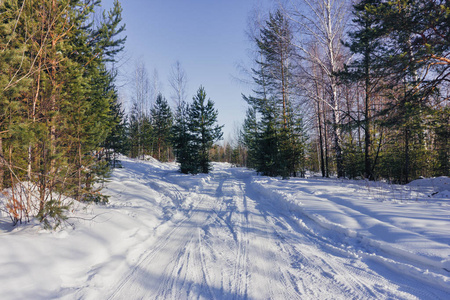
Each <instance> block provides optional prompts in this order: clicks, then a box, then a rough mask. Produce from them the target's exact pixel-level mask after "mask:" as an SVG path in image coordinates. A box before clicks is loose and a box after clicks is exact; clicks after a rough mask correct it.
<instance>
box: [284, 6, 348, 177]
mask: <svg viewBox="0 0 450 300" xmlns="http://www.w3.org/2000/svg"><path fill="white" fill-rule="evenodd" d="M281 7H282V8H283V10H284V12H285V13H286V15H287V16H288V17H289V18H290V19H291V20H292V22H293V23H294V24H296V27H297V36H296V40H295V41H294V44H295V46H296V47H297V48H298V49H299V50H300V53H301V55H302V58H303V59H304V60H305V61H308V62H309V63H311V64H312V65H315V66H318V67H319V68H320V69H321V70H322V71H323V73H324V75H325V79H326V80H325V81H324V82H323V83H322V84H323V85H324V86H323V88H324V90H326V98H323V97H321V96H320V95H314V96H312V97H311V98H313V99H314V98H315V99H317V100H318V101H322V102H323V104H325V105H326V106H327V107H328V108H329V109H330V111H331V120H330V121H331V125H332V133H333V143H334V151H335V159H336V167H337V175H338V177H343V176H344V168H343V157H342V132H341V126H340V125H341V121H342V119H341V118H342V116H341V108H340V90H339V85H338V79H337V76H336V74H337V73H338V72H339V71H340V70H341V69H342V67H343V64H344V63H345V54H344V49H343V46H342V44H341V40H342V39H343V38H344V33H345V30H346V26H347V22H348V19H349V18H348V17H349V15H348V3H347V1H345V0H287V1H286V2H285V3H284V4H281ZM312 45H313V46H312ZM312 49H315V51H313V50H312Z"/></svg>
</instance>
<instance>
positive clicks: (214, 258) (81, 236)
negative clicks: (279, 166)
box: [0, 159, 450, 299]
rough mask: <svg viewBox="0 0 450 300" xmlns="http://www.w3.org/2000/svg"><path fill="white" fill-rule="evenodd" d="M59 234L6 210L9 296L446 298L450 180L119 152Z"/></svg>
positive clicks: (1, 282)
mask: <svg viewBox="0 0 450 300" xmlns="http://www.w3.org/2000/svg"><path fill="white" fill-rule="evenodd" d="M122 164H123V168H121V169H116V170H114V172H113V174H112V177H111V179H110V182H109V183H107V185H106V189H105V192H106V193H107V194H108V195H110V202H109V204H107V205H104V206H95V205H91V206H86V207H85V206H82V205H79V206H77V207H75V208H74V210H73V211H72V212H71V218H70V219H69V222H70V223H71V224H72V225H66V226H65V227H63V228H62V229H60V230H57V231H48V230H44V229H42V227H40V226H39V225H38V224H36V222H32V223H31V224H27V225H23V224H22V225H20V226H16V227H12V226H11V224H10V223H9V221H8V219H7V217H6V216H5V215H3V216H2V217H1V218H0V299H54V298H58V299H450V206H449V204H450V199H449V192H448V191H449V190H450V180H449V178H447V177H440V178H435V179H423V180H418V181H414V182H412V183H411V184H409V185H407V186H396V185H388V184H385V183H379V182H378V183H373V182H366V181H347V180H337V179H323V178H319V177H316V178H315V177H310V178H308V179H295V178H293V179H289V180H281V179H276V178H267V177H262V176H257V175H256V174H255V173H254V172H252V171H248V170H245V169H242V168H232V167H231V166H230V165H226V164H215V165H214V171H212V173H211V174H208V175H205V174H202V175H195V176H192V175H183V174H180V173H178V171H177V168H178V167H177V165H175V164H163V163H159V162H157V161H154V160H153V161H148V162H142V161H135V160H130V159H123V161H122Z"/></svg>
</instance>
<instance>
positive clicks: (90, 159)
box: [0, 0, 125, 225]
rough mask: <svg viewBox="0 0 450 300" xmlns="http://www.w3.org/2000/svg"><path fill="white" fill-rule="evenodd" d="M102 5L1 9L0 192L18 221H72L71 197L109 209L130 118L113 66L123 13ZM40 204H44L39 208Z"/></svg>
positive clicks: (23, 1)
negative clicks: (111, 156)
mask: <svg viewBox="0 0 450 300" xmlns="http://www.w3.org/2000/svg"><path fill="white" fill-rule="evenodd" d="M99 5H100V1H98V0H70V1H69V0H58V1H56V0H4V1H1V3H0V66H1V67H0V190H3V189H4V188H9V190H10V192H9V193H6V194H5V199H6V205H5V207H2V209H4V210H6V212H7V213H8V214H9V215H10V216H11V219H12V220H13V222H14V223H16V222H19V221H22V220H26V219H28V218H29V217H30V216H34V215H37V216H38V218H39V219H40V220H41V221H43V222H45V223H46V224H50V222H54V221H56V223H52V225H58V223H59V222H60V221H61V220H63V219H64V210H65V209H67V208H68V206H67V204H68V203H66V202H65V201H63V200H64V197H66V196H70V197H71V198H73V199H76V200H79V201H104V200H105V198H104V197H103V196H102V195H101V194H100V193H99V192H98V190H96V189H95V188H94V183H95V182H96V180H98V179H99V178H101V174H102V173H103V172H105V171H106V170H107V169H106V168H105V164H106V160H105V159H106V153H105V152H104V151H102V150H101V149H105V148H106V149H110V148H111V147H114V143H115V138H114V134H115V133H116V131H117V130H116V129H117V128H116V127H117V126H120V124H121V117H122V115H123V112H122V110H121V107H120V105H119V103H118V101H117V98H118V97H117V95H118V94H117V89H116V86H115V84H114V79H115V76H116V72H115V70H114V69H113V68H112V67H108V66H112V65H113V63H114V62H115V60H116V57H117V54H118V53H119V52H120V51H121V50H122V49H123V45H124V42H125V38H123V37H121V33H122V32H123V30H124V25H123V24H121V11H122V9H121V6H120V4H119V2H118V1H115V2H114V6H113V8H112V9H111V10H110V11H108V12H104V13H103V14H101V15H98V14H96V10H98V9H99ZM36 199H37V201H35V200H36Z"/></svg>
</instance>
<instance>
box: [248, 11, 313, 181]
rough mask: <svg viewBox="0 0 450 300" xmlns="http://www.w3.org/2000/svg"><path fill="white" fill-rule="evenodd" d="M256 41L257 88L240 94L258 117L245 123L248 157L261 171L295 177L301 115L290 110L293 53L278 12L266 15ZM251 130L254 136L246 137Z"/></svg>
mask: <svg viewBox="0 0 450 300" xmlns="http://www.w3.org/2000/svg"><path fill="white" fill-rule="evenodd" d="M256 44H257V46H258V54H259V58H258V59H257V60H256V64H257V66H258V68H256V69H253V70H252V71H253V75H254V76H253V79H254V81H255V84H256V85H257V86H258V89H256V90H255V91H254V92H255V94H256V95H255V96H249V97H246V96H244V100H245V101H247V103H248V104H249V105H250V106H251V107H252V109H253V110H255V111H257V112H258V114H259V116H260V117H261V120H259V121H255V120H256V114H253V115H249V116H248V117H249V118H248V119H247V121H246V124H245V126H246V127H247V128H244V132H245V136H246V139H247V141H248V142H249V143H248V144H247V146H248V147H250V148H249V160H250V161H251V162H252V163H253V162H254V166H255V168H256V170H257V171H258V172H261V173H262V174H265V175H269V176H278V175H281V176H283V178H288V177H289V176H297V174H298V171H299V170H300V162H301V161H302V160H303V158H302V157H304V151H303V148H304V146H303V143H304V142H305V140H304V139H303V138H300V135H299V134H298V133H297V132H296V131H298V129H299V128H298V126H299V125H301V124H302V122H298V121H299V120H300V119H301V118H300V119H298V117H299V114H298V113H294V109H293V94H294V93H293V91H294V71H295V66H294V61H295V57H296V53H295V51H294V50H295V49H294V47H293V45H292V29H291V26H290V24H289V21H288V19H287V18H286V17H285V16H284V15H283V14H282V13H281V11H277V12H276V13H275V14H273V15H272V14H270V16H269V20H267V22H266V23H265V26H264V27H263V28H262V29H261V31H260V36H259V37H258V38H256ZM296 108H297V110H298V109H299V107H296ZM249 122H251V123H253V122H256V123H257V124H258V125H257V127H258V131H255V130H250V128H251V126H253V125H252V124H251V123H249ZM252 131H253V132H254V136H253V138H250V134H251V132H252ZM300 131H301V132H303V130H300ZM303 173H304V172H303V171H302V172H300V174H303Z"/></svg>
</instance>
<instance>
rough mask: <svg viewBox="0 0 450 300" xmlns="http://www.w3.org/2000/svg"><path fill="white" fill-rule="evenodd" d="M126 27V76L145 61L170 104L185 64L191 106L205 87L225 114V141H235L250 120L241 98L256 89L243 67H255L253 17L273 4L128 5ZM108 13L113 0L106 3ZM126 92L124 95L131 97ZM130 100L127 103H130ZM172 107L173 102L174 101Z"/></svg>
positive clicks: (231, 0)
mask: <svg viewBox="0 0 450 300" xmlns="http://www.w3.org/2000/svg"><path fill="white" fill-rule="evenodd" d="M120 2H121V4H122V7H123V20H124V22H125V24H126V35H127V43H126V46H125V47H126V56H127V58H128V61H127V63H126V64H125V65H124V66H123V68H124V71H125V70H127V69H128V72H130V71H131V70H132V69H133V67H134V65H135V61H136V60H139V59H141V60H143V61H144V62H145V65H146V67H147V70H148V72H149V73H150V74H153V70H154V69H156V70H157V71H158V75H159V79H160V81H161V83H162V85H163V88H162V92H163V94H164V96H165V97H166V98H167V99H169V98H170V94H171V92H172V91H171V88H170V85H169V83H168V76H169V73H170V68H171V66H172V65H173V64H174V63H175V61H177V60H179V61H180V62H181V64H182V66H183V68H184V70H185V71H186V74H187V77H188V84H187V88H188V90H187V95H188V100H189V101H191V99H192V97H193V96H194V94H195V93H196V91H197V89H198V88H199V87H200V85H203V86H204V87H205V89H206V93H207V96H208V97H209V98H211V100H213V101H214V102H215V106H216V108H217V109H218V110H219V123H220V124H224V125H225V129H224V133H225V134H224V137H225V138H227V137H228V136H229V135H231V134H232V133H233V132H234V130H235V127H236V125H235V124H241V123H242V121H243V119H244V117H245V110H246V103H245V102H244V101H243V100H242V97H241V93H244V94H248V93H250V89H251V88H250V87H249V86H246V85H245V84H242V83H240V82H239V81H238V80H236V78H240V77H243V75H242V74H241V73H240V71H239V69H238V68H237V64H239V63H242V62H243V63H245V64H249V62H250V58H249V56H248V50H247V49H248V48H249V46H250V44H249V41H248V39H247V37H246V34H245V30H246V29H247V21H248V15H249V12H250V11H251V10H252V9H253V8H254V7H255V6H260V5H261V4H262V3H265V2H270V1H269V0H267V1H264V0H145V1H144V0H142V1H138V0H122V1H120ZM102 3H103V8H108V7H110V5H111V3H113V0H103V1H102ZM126 90H127V89H126V87H124V88H123V89H122V91H123V93H124V95H125V96H127V92H126ZM126 98H127V97H126ZM169 102H170V101H169Z"/></svg>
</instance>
